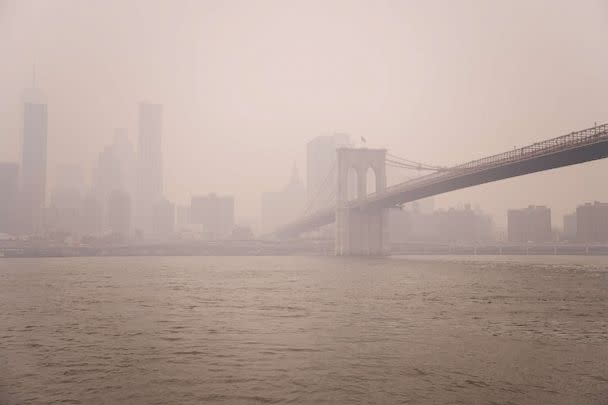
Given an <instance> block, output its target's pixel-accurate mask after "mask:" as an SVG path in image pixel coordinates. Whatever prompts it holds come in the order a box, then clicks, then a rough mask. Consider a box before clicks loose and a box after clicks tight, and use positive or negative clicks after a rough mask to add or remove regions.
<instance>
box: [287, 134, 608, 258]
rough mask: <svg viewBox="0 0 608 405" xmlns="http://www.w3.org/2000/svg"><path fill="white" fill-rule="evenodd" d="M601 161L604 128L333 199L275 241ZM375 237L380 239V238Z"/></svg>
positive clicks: (606, 138) (606, 147) (607, 141)
mask: <svg viewBox="0 0 608 405" xmlns="http://www.w3.org/2000/svg"><path fill="white" fill-rule="evenodd" d="M359 150H361V149H359ZM363 151H365V149H363ZM371 151H373V150H371ZM376 151H377V150H376ZM342 155H344V154H341V153H340V150H338V161H339V162H338V165H340V160H344V158H343V157H341V156H342ZM606 157H608V124H603V125H598V126H595V127H592V128H587V129H584V130H581V131H577V132H572V133H569V134H567V135H563V136H559V137H557V138H552V139H548V140H545V141H542V142H536V143H533V144H531V145H527V146H524V147H522V148H518V149H513V150H509V151H507V152H503V153H500V154H497V155H492V156H487V157H484V158H482V159H477V160H473V161H470V162H468V163H464V164H461V165H457V166H453V167H450V168H445V169H443V170H440V171H437V172H435V173H432V174H429V175H425V176H421V177H417V178H415V179H412V180H408V181H405V182H402V183H399V184H396V185H393V186H390V187H383V188H381V189H378V188H377V190H376V191H375V192H373V193H371V194H361V193H360V194H359V195H358V197H357V198H356V199H355V200H352V201H342V203H341V202H340V198H339V197H338V203H337V205H336V206H333V207H328V208H325V209H321V210H319V211H316V212H314V213H312V214H310V215H306V216H303V217H302V218H299V219H297V220H295V221H293V222H291V223H289V224H286V225H285V226H283V227H281V228H280V229H278V230H277V231H276V235H277V236H279V237H282V238H289V237H295V236H298V235H299V234H301V233H303V232H307V231H312V230H314V229H316V228H318V227H320V226H323V225H326V224H329V223H332V222H334V221H335V220H336V217H337V216H336V212H337V211H340V209H343V210H344V209H345V210H347V211H348V212H382V211H385V210H386V209H387V208H390V207H395V206H399V205H401V204H404V203H407V202H411V201H415V200H419V199H421V198H425V197H430V196H434V195H438V194H443V193H446V192H449V191H454V190H459V189H463V188H467V187H472V186H476V185H480V184H485V183H490V182H493V181H498V180H503V179H507V178H511V177H517V176H522V175H525V174H530V173H536V172H541V171H544V170H550V169H555V168H559V167H564V166H570V165H575V164H579V163H584V162H588V161H592V160H597V159H603V158H606ZM341 182H342V183H345V181H344V180H343V179H342V180H341V179H340V177H338V183H339V184H337V185H336V187H337V188H338V189H339V188H340V187H345V185H344V184H340V183H341ZM359 231H363V232H364V231H365V227H363V228H361V227H359ZM338 233H339V231H338ZM378 237H380V238H382V235H381V233H380V234H378ZM372 250H373V249H372ZM365 251H367V252H369V253H370V254H377V253H379V252H377V251H376V252H372V251H370V250H369V249H367V250H365V249H364V251H361V252H359V253H365ZM338 253H339V252H338ZM339 254H340V253H339Z"/></svg>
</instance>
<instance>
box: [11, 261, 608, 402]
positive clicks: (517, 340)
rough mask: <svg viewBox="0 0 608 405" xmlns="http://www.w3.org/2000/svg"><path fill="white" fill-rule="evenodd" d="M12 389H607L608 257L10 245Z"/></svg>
mask: <svg viewBox="0 0 608 405" xmlns="http://www.w3.org/2000/svg"><path fill="white" fill-rule="evenodd" d="M0 328H1V330H0V403H1V404H48V403H72V404H200V403H237V404H238V403H244V404H247V403H252V404H255V403H295V404H300V403H302V404H309V403H310V404H312V403H315V404H316V403H326V404H335V403H378V404H387V403H423V404H424V403H433V404H441V403H446V404H447V403H464V404H469V403H479V404H485V403H513V404H541V403H543V404H587V403H588V404H606V403H608V258H588V257H527V258H526V257H520V258H517V257H515V258H509V257H477V258H463V257H458V258H456V257H425V258H422V257H419V258H381V259H367V260H360V259H349V258H347V259H345V258H335V257H134V258H122V257H121V258H67V259H65V258H61V259H51V258H46V259H3V260H0Z"/></svg>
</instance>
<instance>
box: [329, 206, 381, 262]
mask: <svg viewBox="0 0 608 405" xmlns="http://www.w3.org/2000/svg"><path fill="white" fill-rule="evenodd" d="M386 221H387V213H386V210H384V209H381V210H375V211H369V212H368V211H362V210H359V209H348V208H343V209H339V210H338V211H337V212H336V255H337V256H383V255H387V254H388V247H387V240H388V235H387V228H388V227H387V226H386Z"/></svg>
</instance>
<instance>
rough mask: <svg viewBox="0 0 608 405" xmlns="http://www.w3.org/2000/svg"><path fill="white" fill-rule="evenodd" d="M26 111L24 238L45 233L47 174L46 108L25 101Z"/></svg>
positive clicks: (23, 198) (22, 197) (23, 185)
mask: <svg viewBox="0 0 608 405" xmlns="http://www.w3.org/2000/svg"><path fill="white" fill-rule="evenodd" d="M23 107H24V109H23V142H22V150H21V198H20V203H19V207H20V211H21V215H20V222H21V224H20V225H21V228H22V229H21V230H22V232H23V233H25V234H36V233H41V232H42V231H43V225H44V208H45V203H46V180H47V178H46V174H47V167H46V161H47V105H46V104H45V103H43V102H41V101H40V100H34V101H26V102H25V103H24V106H23Z"/></svg>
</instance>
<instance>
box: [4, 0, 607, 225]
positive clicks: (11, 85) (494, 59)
mask: <svg viewBox="0 0 608 405" xmlns="http://www.w3.org/2000/svg"><path fill="white" fill-rule="evenodd" d="M56 4H59V5H64V7H61V6H59V7H56V9H53V8H45V7H42V8H37V7H31V6H30V5H29V3H27V2H21V3H19V4H17V3H11V2H6V3H3V5H2V7H3V8H2V13H0V18H1V19H2V22H3V23H6V24H4V25H3V26H4V27H9V28H10V31H9V32H8V33H7V35H6V36H3V37H2V38H4V39H0V41H7V42H4V43H3V44H6V45H7V46H6V47H5V49H6V50H7V51H6V52H7V53H6V55H7V57H8V58H10V59H11V60H13V61H14V62H15V63H14V64H12V65H11V68H10V69H9V68H8V67H4V68H0V69H3V70H2V73H3V76H2V80H3V82H2V84H3V87H4V88H6V89H7V90H6V93H5V95H6V96H5V98H3V99H2V100H0V103H1V105H0V107H1V108H0V130H1V131H2V134H3V136H2V137H1V139H0V160H2V161H17V160H18V159H17V157H18V156H19V154H20V151H19V148H20V146H19V143H20V140H19V139H20V129H19V126H20V124H19V114H20V113H19V111H20V105H21V104H20V102H21V101H20V100H21V94H22V91H23V90H22V89H23V88H25V87H29V86H30V83H31V70H32V65H33V64H34V63H35V64H36V66H37V77H38V78H37V82H38V87H40V88H42V89H43V91H44V92H45V94H46V96H47V104H48V106H49V107H48V109H49V111H48V114H49V123H48V138H49V153H48V157H49V164H48V168H49V173H50V174H51V172H52V171H54V168H55V167H57V166H59V165H61V164H63V163H69V164H78V165H81V166H83V167H86V166H89V167H90V165H91V163H90V162H92V161H93V159H94V156H95V155H96V154H97V153H98V151H99V150H101V149H102V147H103V145H106V144H108V143H110V138H111V137H112V136H113V129H114V128H116V127H124V128H126V129H127V134H128V135H127V136H128V137H129V139H130V141H131V142H132V143H133V144H136V141H137V140H136V131H137V121H136V120H137V118H136V117H137V108H138V107H137V105H138V103H139V102H140V101H142V100H143V101H145V100H149V101H151V102H154V103H159V104H163V106H164V108H165V111H164V113H163V117H164V121H165V129H164V133H163V134H164V140H163V142H164V145H165V148H166V150H164V152H165V153H164V155H165V159H164V160H165V162H164V165H165V175H164V180H165V183H166V184H165V186H166V187H165V189H166V190H167V197H168V198H169V199H170V200H171V201H174V202H176V203H178V204H183V203H185V202H187V201H188V200H189V198H190V195H191V194H193V193H196V194H205V193H208V192H214V191H215V192H218V193H220V194H233V193H235V199H236V201H237V208H236V209H237V216H239V217H241V216H247V217H251V216H255V215H257V214H258V213H259V211H260V200H261V194H262V192H263V191H268V190H273V189H276V188H277V187H278V186H279V185H280V184H282V182H283V181H284V179H283V178H282V177H281V174H283V173H284V172H285V171H287V170H289V168H291V166H292V164H293V161H294V160H295V161H296V163H297V165H298V167H299V168H300V170H301V172H302V173H305V171H304V170H305V169H304V167H305V151H304V148H303V146H302V145H305V143H306V142H308V141H310V140H311V139H313V138H315V137H317V136H319V135H323V134H332V133H335V132H345V133H348V134H350V135H351V136H352V137H353V138H354V139H359V137H360V136H364V137H365V138H366V139H367V140H368V145H370V147H388V148H389V150H390V151H392V152H394V153H396V154H399V155H403V156H406V157H408V158H412V159H416V160H420V161H423V162H428V163H434V164H450V163H456V162H460V161H467V160H471V159H474V158H475V157H479V156H483V155H487V154H491V153H492V152H498V151H501V150H505V149H508V148H511V147H513V146H518V145H522V144H525V143H531V142H534V141H538V140H542V139H545V138H549V137H553V136H558V135H561V134H563V133H567V132H568V131H569V130H576V129H579V128H584V127H589V126H592V125H593V123H594V122H596V121H597V122H598V123H600V122H603V120H602V119H603V118H604V117H606V116H608V111H607V110H606V108H608V107H606V104H605V102H602V100H603V95H604V94H605V93H606V90H607V86H608V83H606V80H605V75H603V73H602V72H605V71H606V69H608V56H607V51H606V48H605V47H604V46H602V40H601V38H604V37H606V35H607V33H606V32H605V28H604V27H606V24H603V22H604V18H605V15H606V13H605V5H604V4H603V3H601V2H590V3H588V7H586V8H581V7H575V6H574V5H571V4H569V3H568V2H551V6H552V7H551V8H550V10H551V12H550V13H549V14H548V15H547V14H546V10H547V4H548V3H547V4H544V3H542V2H540V3H538V4H534V5H531V6H527V7H525V6H523V5H521V4H513V5H508V6H507V5H505V4H503V5H497V6H496V7H494V8H490V7H485V6H483V4H482V3H472V4H471V5H464V6H461V7H460V9H457V8H453V7H451V6H450V5H442V7H441V8H438V7H437V6H434V5H430V4H429V5H425V6H422V7H418V8H414V7H410V6H408V5H407V4H392V5H390V6H389V3H386V4H384V5H383V6H381V7H378V8H375V9H374V14H373V16H372V18H371V19H369V18H368V16H367V14H366V11H367V10H366V8H365V7H364V6H363V5H362V4H363V3H357V2H352V3H340V2H338V3H334V4H332V5H330V6H328V7H327V9H326V10H324V12H325V13H327V15H328V16H331V18H332V21H338V25H337V26H334V25H330V24H329V23H328V20H325V19H323V18H321V17H319V16H318V15H317V11H318V10H319V8H320V7H321V6H320V4H318V3H314V2H313V3H311V4H307V5H304V4H299V5H297V6H296V10H297V11H298V13H299V14H301V15H302V16H303V20H297V21H296V19H295V16H294V15H292V14H291V13H286V14H285V15H284V16H285V24H286V25H285V26H283V25H281V26H280V27H279V26H277V25H276V24H277V23H276V22H275V23H273V24H266V25H264V24H263V22H264V21H266V20H265V18H266V17H265V15H266V13H267V12H271V11H272V10H275V9H279V10H282V11H286V10H285V9H284V7H283V6H281V5H280V4H279V3H276V2H275V3H268V4H267V5H264V4H261V5H257V6H256V7H254V6H243V7H241V8H233V7H230V6H223V7H218V8H213V7H210V6H208V5H206V4H196V3H184V4H185V5H184V8H182V9H180V8H168V7H166V6H163V5H162V4H157V3H153V2H150V3H149V5H148V8H149V9H148V10H147V12H148V16H149V18H148V20H146V21H143V22H142V24H143V25H142V26H141V33H139V34H134V33H133V32H132V31H131V29H130V27H129V25H128V21H129V18H131V17H132V16H133V15H135V14H134V13H136V11H137V10H136V9H135V8H134V6H133V5H132V4H127V5H125V7H124V9H122V8H120V9H119V8H118V3H112V2H110V3H108V4H109V6H105V5H104V7H103V9H102V10H97V9H96V7H98V6H96V5H91V6H90V7H92V8H93V9H94V10H96V11H99V19H97V20H95V21H93V22H92V23H91V24H89V25H88V26H86V27H83V26H80V25H75V24H74V23H73V21H75V20H76V19H78V18H80V17H82V16H83V14H84V13H85V10H84V9H83V7H82V6H80V5H78V4H77V3H71V2H58V3H56ZM344 10H348V11H349V13H347V14H344V13H342V11H344ZM58 11H60V13H59V12H58ZM189 11H193V12H192V13H189ZM448 14H449V15H450V18H451V17H452V16H453V17H454V18H453V21H458V25H456V22H449V20H448V22H449V23H448V24H447V25H446V19H447V15H448ZM515 14H517V18H515V17H514V15H515ZM121 15H122V16H121ZM195 15H196V16H197V17H196V18H195V17H194V16H195ZM211 15H213V18H212V17H210V16H211ZM393 16H394V17H397V16H398V17H399V18H402V19H404V21H405V22H406V23H405V24H397V20H395V19H394V18H393ZM422 16H424V17H425V20H424V22H425V24H422V22H421V21H422V20H421V18H422ZM539 16H543V18H544V19H545V20H546V21H547V25H546V26H544V27H543V29H541V30H539V29H538V27H537V25H536V24H535V21H536V20H537V18H539ZM573 16H576V17H577V18H575V20H577V21H578V20H580V21H586V22H588V23H587V24H586V25H585V27H584V29H582V28H581V27H577V26H573V25H572V24H569V21H572V19H573V18H572V17H573ZM83 18H84V21H87V20H86V17H83ZM161 18H163V20H164V21H166V24H165V25H161V26H159V25H158V24H156V23H155V22H157V21H159V20H160V19H161ZM197 18H198V19H201V20H198V19H197ZM28 21H37V23H38V26H37V27H35V26H28V25H27V23H26V22H28ZM109 21H112V22H114V23H116V27H117V32H119V33H120V35H123V36H125V37H126V38H127V39H128V40H126V41H123V42H120V41H115V40H114V37H113V36H112V35H114V34H112V33H106V32H104V31H102V26H103V24H104V22H109ZM222 21H238V22H239V23H240V24H237V25H235V26H233V29H232V31H231V32H232V33H228V32H226V31H225V30H223V29H222V28H221V24H220V23H221V22H222ZM484 21H486V22H484ZM515 21H517V24H514V22H515ZM178 22H179V24H178ZM363 22H364V23H365V24H366V25H365V26H366V27H367V29H366V33H367V34H369V35H368V36H367V37H365V36H363V35H362V34H359V33H358V32H357V29H356V27H358V26H359V25H360V24H361V23H363ZM289 23H293V24H289ZM312 23H315V24H316V25H317V26H318V29H317V31H316V32H315V33H313V34H312V36H310V35H309V36H307V35H304V33H305V32H308V31H306V30H305V28H306V26H307V25H308V24H312ZM460 24H462V25H467V24H468V26H469V30H468V31H464V32H461V36H460V37H459V43H458V44H454V43H453V42H452V41H451V39H450V34H451V33H452V32H454V31H455V30H457V29H460V28H459V27H460ZM0 26H2V25H0ZM177 26H181V27H182V31H174V30H173V28H174V27H177ZM338 26H339V27H340V29H337V27H338ZM442 26H445V27H444V28H440V27H442ZM558 27H559V28H560V29H559V30H558ZM562 27H563V28H564V29H563V30H561V28H562ZM252 28H255V29H256V34H255V35H254V36H248V35H247V32H249V31H248V30H249V29H252ZM279 28H281V29H283V31H282V34H283V37H284V38H279V37H276V36H275V35H274V34H275V33H276V32H277V30H278V29H279ZM579 28H581V29H579ZM1 29H2V28H0V30H1ZM40 29H44V30H45V33H46V34H45V35H44V36H40V35H38V31H37V30H40ZM533 29H534V30H535V31H532V30H533ZM76 31H78V32H79V33H80V34H81V35H79V37H78V38H75V37H74V36H73V35H72V34H73V33H74V32H76ZM482 31H483V32H484V39H479V37H478V33H479V32H482ZM505 31H506V32H508V33H511V34H512V35H510V36H509V37H508V38H509V41H512V42H507V41H506V40H505V39H502V38H503V37H504V35H503V34H504V32H505ZM390 32H395V33H398V34H399V37H400V38H403V39H404V40H403V41H401V42H400V43H395V42H392V41H390V40H389V41H382V40H383V39H384V38H385V37H386V36H387V34H389V33H390ZM532 32H534V34H530V33H532ZM102 33H103V35H102ZM347 34H348V35H347ZM527 34H530V35H529V36H527ZM16 35H19V36H20V37H22V40H21V41H19V47H18V48H17V47H16V45H15V44H16V43H17V42H13V41H12V38H14V36H16ZM185 36H189V38H196V40H195V41H184V40H183V39H184V38H185ZM211 36H212V37H213V39H214V41H215V42H218V47H215V45H210V43H209V42H208V39H209V38H211ZM347 37H348V38H349V40H348V41H347ZM60 39H70V40H69V41H64V42H63V43H64V44H65V46H64V47H62V48H61V53H59V54H55V53H54V52H52V49H53V48H51V43H55V42H53V41H57V40H60ZM350 39H354V41H355V43H356V44H357V46H353V42H352V41H351V40H350ZM414 39H416V40H414ZM286 41H290V44H291V45H290V46H289V47H285V46H286V45H285V44H286ZM176 43H177V44H179V46H177V47H174V46H173V45H174V44H176ZM265 43H266V44H268V46H269V47H270V49H267V50H266V51H264V49H265V48H262V50H261V53H260V55H262V56H264V55H265V56H268V57H269V59H264V58H257V57H253V56H252V55H251V54H250V53H249V51H247V49H249V48H250V47H251V46H253V47H259V46H261V45H262V44H265ZM84 44H89V45H91V46H93V47H95V48H96V49H100V51H99V52H97V53H96V54H95V55H90V58H86V57H84V56H82V55H83V54H81V53H80V50H81V49H82V46H83V45H84ZM147 44H155V45H156V48H157V49H158V53H156V54H152V53H150V52H148V51H146V49H147ZM579 44H584V47H583V48H581V47H580V46H579ZM220 45H221V48H219V46H220ZM454 45H455V46H454ZM378 47H379V48H378ZM376 48H378V49H379V50H381V51H382V52H383V53H384V54H385V55H384V57H383V58H382V61H381V60H380V58H374V57H373V55H375V53H374V49H376ZM171 49H174V50H173V51H171ZM280 49H283V50H284V53H283V56H279V55H282V54H281V53H277V52H276V51H277V50H280ZM338 49H339V50H340V54H342V55H343V57H341V58H340V57H338V56H337V55H338V54H337V53H336V50H338ZM514 49H518V50H517V51H515V50H514ZM537 49H542V55H539V56H536V55H535V53H534V52H535V50H537ZM227 50H230V51H227ZM481 51H483V56H480V55H481V54H480V53H479V52H481ZM171 52H173V53H171ZM429 52H432V53H433V54H432V55H430V54H429ZM501 53H504V55H502V54H501ZM74 55H79V56H78V57H77V58H76V59H74V58H72V56H74ZM128 55H132V56H128ZM168 55H174V56H175V57H168ZM365 55H370V56H371V57H370V58H365V57H364V56H365ZM391 55H392V56H391ZM425 55H426V56H425ZM541 56H542V58H541ZM583 56H584V58H583ZM446 58H450V61H451V63H450V64H448V65H443V64H442V63H441V62H442V61H444V60H446ZM308 59H310V60H313V59H314V60H316V61H317V62H316V63H315V64H313V65H309V66H308V67H309V69H308V70H306V69H304V70H302V69H298V70H295V69H296V63H297V64H298V65H297V66H298V67H299V66H300V65H301V63H302V62H303V61H306V60H308ZM110 60H111V61H112V63H111V65H107V63H108V62H106V61H110ZM583 60H584V61H583ZM59 61H66V62H67V61H72V62H73V63H55V62H59ZM501 62H505V63H501ZM237 65H239V66H241V65H242V66H244V67H249V69H244V70H236V66H237ZM104 66H107V68H103V67H104ZM278 66H283V67H284V68H282V69H278V68H277V67H278ZM429 66H431V67H432V68H430V70H429ZM441 66H443V67H441ZM347 67H348V68H347ZM77 71H83V72H87V75H83V76H82V77H81V76H78V75H75V74H74V73H75V72H77ZM222 72H225V73H222ZM296 72H297V74H296ZM303 72H307V73H303ZM467 72H468V73H467ZM470 72H477V73H479V74H478V75H477V76H476V77H475V81H472V78H471V77H470V74H471V73H470ZM547 72H549V73H550V74H548V73H547ZM65 77H71V78H72V80H71V81H66V80H64V78H65ZM160 78H162V79H163V80H158V79H160ZM602 78H604V79H602ZM272 80H277V81H278V83H279V84H281V85H280V86H265V84H268V85H270V84H272V83H273V81H272ZM566 82H567V83H568V85H567V87H563V83H566ZM159 83H162V85H161V84H159ZM354 83H357V86H356V90H349V89H350V88H351V87H352V84H354ZM437 88H441V89H442V91H441V92H440V93H439V94H440V95H439V96H436V97H434V98H433V99H432V100H431V99H429V98H428V97H427V96H426V94H427V93H428V94H430V93H431V92H432V91H433V90H434V89H437ZM100 89H103V91H100ZM465 90H466V91H467V95H468V96H467V99H466V100H465V101H463V100H462V98H461V97H460V95H461V94H463V91H465ZM583 99H584V100H585V103H581V102H580V100H583ZM303 112H305V114H304V113H303ZM346 122H348V123H349V124H348V125H346V124H345V123H346ZM95 123H98V125H95ZM480 134H481V135H480ZM66 144H68V145H73V147H75V148H78V149H79V150H82V153H79V154H78V155H77V156H74V155H69V156H63V153H64V152H63V151H64V150H65V148H64V147H63V146H62V145H66ZM431 146H432V148H431ZM250 156H259V157H266V156H272V157H273V158H272V159H262V160H267V161H262V162H261V163H260V162H255V161H254V160H252V159H251V158H250ZM228 161H234V162H237V163H235V164H231V165H227V166H229V167H224V164H225V162H228ZM220 167H223V174H224V175H223V176H222V180H223V181H219V180H218V179H215V178H214V176H212V175H211V174H212V173H216V172H218V171H219V169H220ZM606 170H608V166H606V162H594V163H589V164H586V165H583V166H580V167H573V168H566V169H561V170H560V171H559V172H558V171H554V172H549V173H544V174H539V175H532V176H529V177H526V178H518V179H513V180H507V181H503V182H501V183H499V184H496V185H486V186H481V187H477V188H474V189H470V190H464V191H459V192H455V193H452V194H450V195H446V196H442V197H438V198H437V201H436V203H437V205H438V207H444V208H445V207H449V206H456V205H457V204H458V203H460V204H461V205H463V204H465V203H468V202H470V203H472V204H474V205H475V204H479V205H480V206H482V207H483V208H484V209H485V210H487V211H489V212H490V213H491V214H492V215H493V216H494V217H495V218H496V219H497V220H500V218H505V216H504V214H503V213H504V212H505V211H506V209H508V208H512V207H516V206H527V205H529V204H535V205H551V206H552V215H553V219H554V221H558V220H559V219H560V218H561V217H562V215H564V214H566V213H568V212H569V211H570V210H571V209H572V207H574V206H576V204H578V203H580V202H582V201H594V200H600V201H606V200H608V191H607V190H606V188H605V187H600V186H601V184H602V182H603V173H605V171H606ZM207 173H208V174H209V175H205V174H207ZM49 177H51V178H50V179H49V182H50V183H51V184H52V177H54V176H49ZM243 179H247V181H243ZM252 179H253V180H254V181H252ZM564 180H566V181H568V183H569V184H570V187H569V189H568V190H564V189H563V188H562V187H560V184H562V182H563V181H564ZM520 190H525V193H521V192H520ZM554 202H555V203H554ZM503 222H506V218H505V219H504V221H503Z"/></svg>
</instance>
